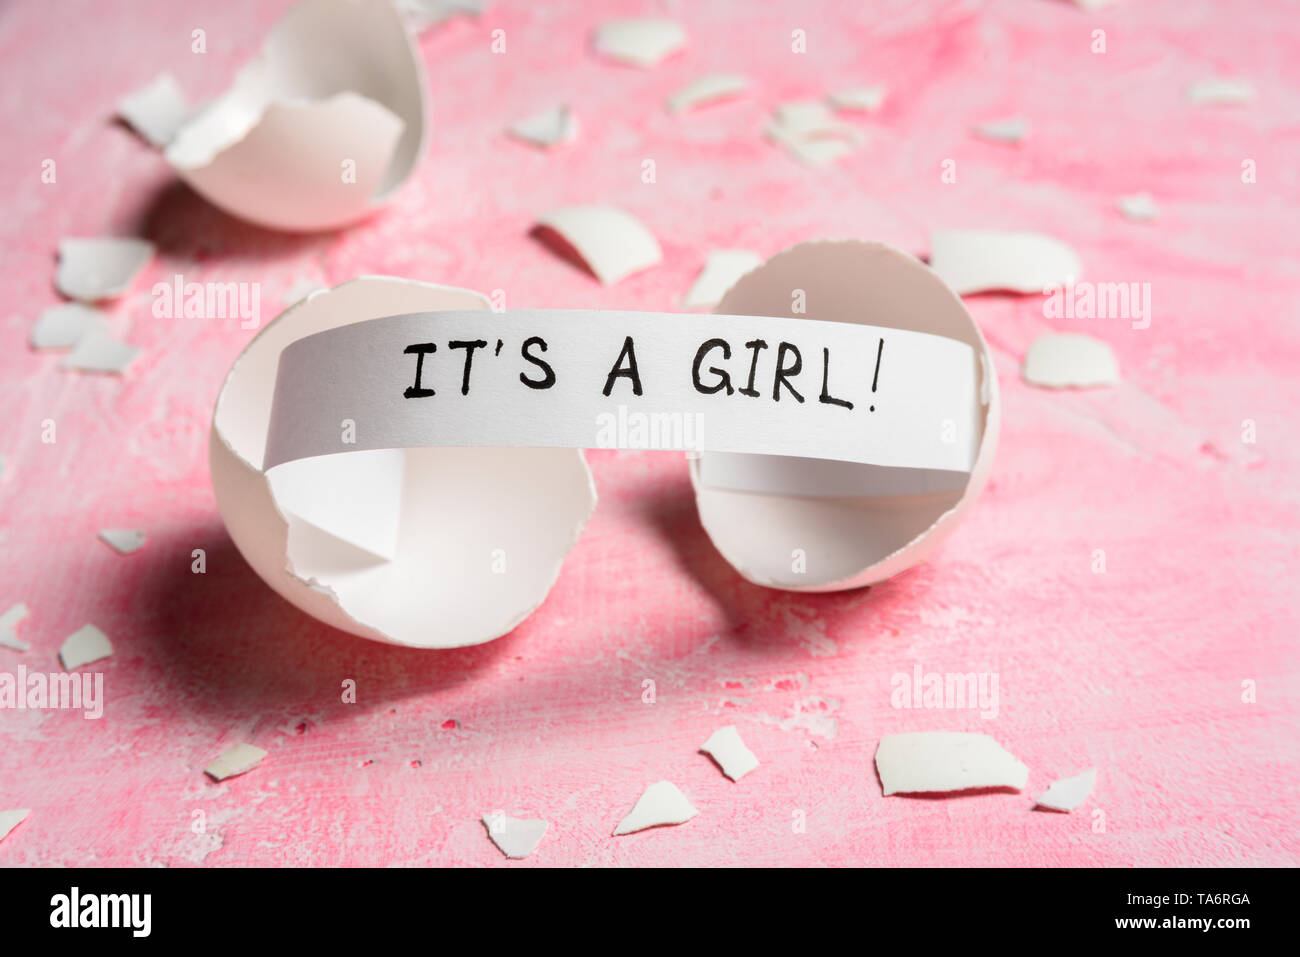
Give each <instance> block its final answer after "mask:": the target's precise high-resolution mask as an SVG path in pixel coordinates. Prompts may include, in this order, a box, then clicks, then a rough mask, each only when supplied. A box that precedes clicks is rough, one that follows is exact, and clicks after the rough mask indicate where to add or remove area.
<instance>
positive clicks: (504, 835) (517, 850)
mask: <svg viewBox="0 0 1300 957" xmlns="http://www.w3.org/2000/svg"><path fill="white" fill-rule="evenodd" d="M483 826H484V827H486V828H487V832H488V837H490V838H492V843H493V844H495V845H496V846H497V847H498V848H499V849H500V850H501V853H502V854H504V855H505V856H506V857H508V858H510V859H511V860H516V861H517V860H522V859H523V858H525V857H527V856H528V855H529V854H531V853H533V851H535V850H537V845H538V844H540V843H541V842H542V838H543V837H545V836H546V830H547V828H549V827H550V824H549V823H548V822H546V821H543V820H542V819H541V818H521V817H511V816H510V815H508V814H504V813H502V812H501V811H493V812H492V813H491V814H484V815H483Z"/></svg>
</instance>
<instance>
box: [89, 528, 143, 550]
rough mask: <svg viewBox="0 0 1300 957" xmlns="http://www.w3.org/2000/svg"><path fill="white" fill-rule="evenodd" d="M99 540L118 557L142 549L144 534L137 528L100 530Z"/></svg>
mask: <svg viewBox="0 0 1300 957" xmlns="http://www.w3.org/2000/svg"><path fill="white" fill-rule="evenodd" d="M99 540H100V541H102V542H103V543H104V544H105V545H107V546H108V547H109V548H111V549H113V551H115V552H117V553H118V554H119V555H130V554H131V553H132V552H138V551H139V550H140V549H141V548H143V547H144V532H143V531H142V530H141V529H138V528H101V529H100V530H99Z"/></svg>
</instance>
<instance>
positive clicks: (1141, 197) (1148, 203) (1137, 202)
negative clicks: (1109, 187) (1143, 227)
mask: <svg viewBox="0 0 1300 957" xmlns="http://www.w3.org/2000/svg"><path fill="white" fill-rule="evenodd" d="M1115 206H1116V207H1117V208H1118V209H1119V211H1120V212H1121V213H1123V214H1124V218H1125V219H1131V220H1133V222H1135V223H1149V222H1152V221H1153V220H1155V219H1156V218H1157V217H1159V215H1160V208H1159V207H1158V206H1156V201H1155V200H1154V199H1152V198H1151V194H1150V193H1134V194H1133V195H1132V196H1121V197H1120V198H1119V200H1118V201H1117V202H1116V203H1115Z"/></svg>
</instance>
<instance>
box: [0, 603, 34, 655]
mask: <svg viewBox="0 0 1300 957" xmlns="http://www.w3.org/2000/svg"><path fill="white" fill-rule="evenodd" d="M27 615H28V611H27V605H26V604H25V603H23V602H19V603H18V604H16V605H14V606H13V607H12V608H10V609H9V610H8V611H7V612H5V613H4V614H3V615H0V646H3V647H5V648H12V649H13V650H14V651H26V650H27V649H28V648H30V647H31V645H30V644H28V643H27V642H25V641H23V640H22V639H20V638H19V637H18V625H19V623H20V622H21V621H22V620H23V619H24V618H26V617H27Z"/></svg>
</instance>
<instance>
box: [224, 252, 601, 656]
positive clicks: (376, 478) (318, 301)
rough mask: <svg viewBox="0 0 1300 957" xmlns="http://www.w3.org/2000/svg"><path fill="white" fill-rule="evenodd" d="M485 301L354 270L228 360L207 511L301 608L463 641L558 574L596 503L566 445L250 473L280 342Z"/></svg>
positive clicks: (379, 629) (357, 630) (540, 591)
mask: <svg viewBox="0 0 1300 957" xmlns="http://www.w3.org/2000/svg"><path fill="white" fill-rule="evenodd" d="M488 306H489V303H488V300H487V299H486V298H485V297H484V296H482V295H481V294H479V293H476V292H471V291H469V290H465V289H456V288H452V287H448V286H437V285H432V284H429V283H422V282H416V281H414V280H408V279H396V278H391V277H383V276H365V277H361V278H359V279H354V280H351V281H350V282H346V283H343V284H342V285H339V286H336V287H334V288H333V289H323V290H319V291H317V292H315V293H313V294H311V295H310V296H308V297H307V298H306V299H304V300H302V301H301V302H299V303H297V304H295V305H293V306H291V307H290V308H289V309H287V310H286V311H285V312H284V313H282V314H281V315H280V316H279V317H278V318H277V319H276V320H275V321H273V322H271V323H269V324H268V325H267V326H266V328H265V329H263V330H262V332H261V333H259V334H258V335H257V336H256V338H254V339H253V340H252V342H250V343H249V345H248V347H247V348H246V349H245V350H244V352H243V353H242V354H241V355H240V356H239V358H238V359H236V360H235V363H234V365H233V366H232V368H231V370H230V373H229V374H228V376H227V378H226V382H225V384H224V385H223V387H222V390H221V394H220V396H219V397H218V399H217V404H216V410H215V412H214V414H213V420H212V430H211V436H210V442H209V448H210V464H211V473H212V485H213V489H214V491H215V493H216V499H217V506H218V508H219V509H220V511H221V516H222V518H223V519H224V521H225V523H226V528H227V529H228V530H229V532H230V536H231V538H232V539H233V540H234V542H235V545H236V546H237V547H238V548H239V551H240V552H241V553H242V554H243V556H244V558H245V559H247V561H248V563H249V565H251V566H252V567H253V569H254V571H256V572H257V574H258V575H259V576H261V578H263V579H264V580H265V581H266V582H267V584H269V585H270V586H271V587H272V588H274V589H275V590H276V591H277V592H279V593H280V594H281V595H283V596H284V597H285V598H287V599H288V600H289V601H291V602H292V603H293V604H295V605H297V606H298V607H299V608H301V609H302V610H303V611H305V612H307V613H308V614H310V615H313V616H315V617H316V618H318V619H320V620H321V621H324V622H327V623H328V624H331V625H334V626H335V627H337V628H341V629H343V630H344V631H348V632H351V633H352V634H355V635H360V636H363V637H366V638H372V639H375V640H378V641H385V642H390V643H393V644H400V645H410V646H415V647H422V648H449V647H457V646H461V645H473V644H479V643H481V642H484V641H490V640H491V639H493V638H497V637H499V636H501V635H503V634H505V633H507V632H508V631H510V630H511V629H513V628H514V627H515V626H516V625H518V624H519V622H521V621H522V620H523V619H524V618H526V617H527V616H528V615H529V614H530V613H531V612H532V611H533V610H534V609H536V608H537V606H538V605H540V604H541V602H542V600H543V599H544V598H545V597H546V594H547V592H548V591H549V590H550V588H551V585H552V584H553V583H554V582H555V578H556V576H557V575H558V574H559V570H560V565H561V563H562V562H563V560H564V556H565V555H566V554H567V553H568V551H569V549H570V548H571V547H572V546H573V544H574V542H575V541H576V540H577V538H578V535H579V533H580V532H581V530H582V527H583V526H584V525H585V523H586V521H587V519H588V517H589V516H590V515H591V512H592V510H593V509H594V508H595V504H596V495H595V488H594V486H593V484H592V480H591V474H590V472H589V471H588V469H587V464H586V461H585V460H584V458H583V455H582V452H581V451H579V450H577V449H564V448H558V449H557V448H419V449H405V450H400V449H399V450H378V451H367V452H345V453H341V454H336V455H327V456H321V457H318V458H313V459H306V460H303V461H301V462H296V463H290V464H287V465H285V466H281V467H280V468H277V469H275V470H274V471H273V472H272V473H271V474H270V475H269V476H268V475H267V474H265V473H264V472H263V471H262V460H263V450H264V446H265V444H266V432H267V427H268V424H269V419H270V412H271V400H272V396H273V393H274V388H275V377H276V370H277V367H278V363H279V358H280V353H281V352H282V351H283V350H284V348H285V346H287V345H288V344H289V343H291V342H293V341H295V340H297V339H300V338H302V337H303V336H307V335H311V334H312V333H316V332H321V331H324V330H326V329H333V328H336V327H338V326H342V325H347V324H349V323H353V322H360V321H363V320H366V319H376V318H380V317H383V316H393V315H400V314H404V313H411V312H424V311H435V310H453V309H487V308H488ZM348 427H349V423H347V422H341V423H340V434H341V435H342V432H343V430H344V429H346V428H348ZM353 427H356V428H364V423H353Z"/></svg>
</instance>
